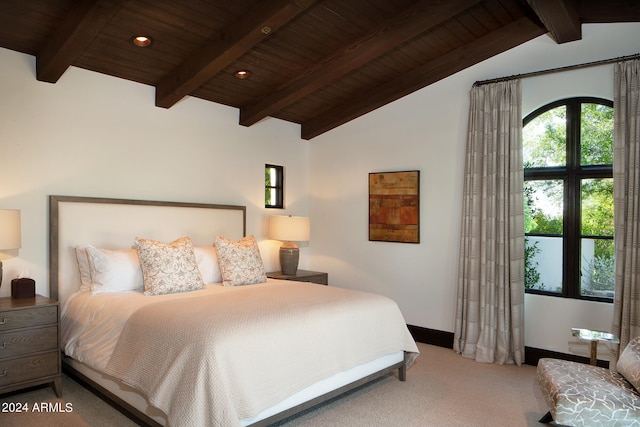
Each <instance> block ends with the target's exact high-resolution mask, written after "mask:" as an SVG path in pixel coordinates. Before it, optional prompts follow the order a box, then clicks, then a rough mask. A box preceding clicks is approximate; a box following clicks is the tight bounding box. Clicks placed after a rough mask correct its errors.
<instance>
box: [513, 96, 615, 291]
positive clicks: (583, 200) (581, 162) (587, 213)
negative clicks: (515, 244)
mask: <svg viewBox="0 0 640 427" xmlns="http://www.w3.org/2000/svg"><path fill="white" fill-rule="evenodd" d="M523 161H524V180H525V182H524V193H525V197H524V199H525V200H524V207H525V209H524V212H525V287H526V291H527V292H528V293H539V294H546V295H557V296H563V297H569V298H580V299H593V300H598V301H612V299H613V292H614V248H613V102H611V101H608V100H605V99H600V98H570V99H563V100H560V101H556V102H553V103H551V104H548V105H545V106H544V107H541V108H539V109H538V110H536V111H534V112H533V113H531V114H529V115H528V116H527V117H526V118H525V119H524V127H523Z"/></svg>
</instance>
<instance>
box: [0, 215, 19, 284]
mask: <svg viewBox="0 0 640 427" xmlns="http://www.w3.org/2000/svg"><path fill="white" fill-rule="evenodd" d="M20 231H21V228H20V211H19V210H17V209H0V251H3V250H7V249H19V248H20V246H21V243H22V242H21V238H20ZM0 286H2V260H1V259H0Z"/></svg>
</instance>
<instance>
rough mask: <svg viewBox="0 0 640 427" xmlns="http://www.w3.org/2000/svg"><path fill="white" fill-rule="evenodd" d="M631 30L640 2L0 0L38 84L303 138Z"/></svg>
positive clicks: (639, 16)
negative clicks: (136, 85) (121, 96)
mask: <svg viewBox="0 0 640 427" xmlns="http://www.w3.org/2000/svg"><path fill="white" fill-rule="evenodd" d="M631 21H633V22H639V21H640V1H639V0H607V1H601V0H483V1H480V0H288V1H285V0H181V1H175V0H28V1H24V0H2V1H1V2H0V46H1V47H5V48H8V49H11V50H15V51H19V52H23V53H26V54H30V55H34V56H35V57H36V78H37V79H38V80H41V81H44V82H50V83H55V82H57V81H58V80H59V79H61V78H65V77H64V73H65V70H66V69H67V68H69V67H70V66H75V67H80V68H84V69H88V70H92V71H96V72H99V73H103V74H107V75H111V76H116V77H120V78H124V79H128V80H132V81H136V82H140V83H143V84H147V85H151V86H154V87H155V91H156V105H157V106H158V107H160V108H171V107H172V106H173V105H175V104H176V103H178V102H180V100H181V99H183V98H184V97H185V96H194V97H198V98H202V99H204V100H207V101H211V102H216V103H221V104H225V105H229V106H232V107H236V108H238V109H239V110H240V125H242V126H251V125H252V124H254V123H256V122H258V121H260V120H262V119H264V118H266V117H269V116H271V117H277V118H280V119H283V120H287V121H290V122H294V123H298V124H300V125H301V136H302V138H304V139H311V138H313V137H315V136H317V135H320V134H322V133H324V132H327V131H329V130H331V129H333V128H335V127H337V126H340V125H342V124H344V123H346V122H348V121H350V120H352V119H354V118H356V117H359V116H361V115H363V114H366V113H368V112H370V111H372V110H374V109H376V108H378V107H380V106H383V105H385V104H387V103H389V102H392V101H394V100H396V99H399V98H401V97H403V96H405V95H407V94H409V93H411V92H414V91H416V90H418V89H421V88H423V87H425V86H428V85H430V84H432V83H434V82H436V81H438V80H440V79H443V78H445V77H447V76H449V75H451V74H454V73H456V72H458V71H460V70H463V69H464V68H467V67H469V66H471V65H474V64H476V63H478V62H481V61H483V60H485V59H487V58H490V57H492V56H494V55H496V54H499V53H501V52H503V51H505V50H508V49H511V48H513V47H515V46H517V45H519V44H521V43H524V42H526V41H528V40H531V39H533V38H535V37H538V36H540V35H542V34H545V33H548V34H549V36H550V37H551V38H552V39H553V40H554V41H555V42H556V43H565V42H569V41H573V40H579V39H580V38H581V26H582V24H583V23H610V22H631ZM137 35H145V36H148V37H151V39H152V43H151V45H150V46H148V47H144V48H142V47H137V46H135V45H134V44H133V43H132V39H133V37H135V36H137ZM239 70H246V71H248V72H249V75H248V77H247V78H244V79H239V78H237V77H236V76H235V73H236V72H237V71H239Z"/></svg>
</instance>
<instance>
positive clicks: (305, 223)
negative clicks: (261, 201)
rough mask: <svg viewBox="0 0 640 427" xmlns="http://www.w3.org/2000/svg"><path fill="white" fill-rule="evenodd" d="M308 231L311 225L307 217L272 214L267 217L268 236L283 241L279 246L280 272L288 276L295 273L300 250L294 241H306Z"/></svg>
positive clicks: (309, 231)
mask: <svg viewBox="0 0 640 427" xmlns="http://www.w3.org/2000/svg"><path fill="white" fill-rule="evenodd" d="M310 233H311V225H310V222H309V218H307V217H303V216H291V215H289V216H284V215H272V216H271V217H270V218H269V238H270V239H273V240H281V241H283V242H284V243H283V244H282V246H281V247H280V268H281V270H282V274H285V275H288V276H293V275H295V274H296V272H297V271H298V261H299V259H300V250H299V249H298V245H296V244H295V243H294V242H304V241H308V240H309V235H310Z"/></svg>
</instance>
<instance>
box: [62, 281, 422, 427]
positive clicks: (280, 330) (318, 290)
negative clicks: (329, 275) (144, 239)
mask: <svg viewBox="0 0 640 427" xmlns="http://www.w3.org/2000/svg"><path fill="white" fill-rule="evenodd" d="M127 295H128V297H127ZM100 296H101V295H98V296H93V297H89V298H87V297H83V296H80V295H79V296H77V297H74V299H73V300H71V303H70V304H68V305H67V306H66V307H65V309H64V310H63V345H64V349H65V353H67V355H70V356H71V357H74V358H76V359H78V360H80V361H82V362H84V363H86V364H88V365H90V366H92V367H94V368H96V369H100V370H103V371H104V372H106V373H107V374H109V375H113V376H115V377H117V378H119V379H121V380H122V381H123V382H125V383H127V384H129V385H131V386H133V387H135V388H136V389H138V390H140V391H141V392H143V393H144V394H145V395H146V396H147V397H148V399H149V401H150V402H151V403H152V404H153V405H154V406H156V407H158V408H159V409H161V410H163V411H164V412H165V413H166V414H167V416H168V420H169V424H170V425H172V426H193V425H202V426H204V425H216V426H231V425H237V424H238V422H239V421H238V420H240V419H243V418H247V417H250V416H253V415H255V414H257V413H258V412H260V411H261V410H263V409H264V408H267V407H269V406H271V405H273V404H275V403H277V402H279V401H280V400H282V399H284V398H285V397H287V396H289V395H291V394H293V393H295V392H296V391H299V390H301V389H303V388H304V387H306V386H308V385H310V384H312V383H314V382H316V381H318V380H320V379H323V378H326V377H328V376H331V375H333V374H336V373H338V372H342V371H345V370H348V369H350V368H352V367H354V366H357V365H359V364H362V363H364V362H367V361H370V360H372V359H375V358H377V357H380V356H384V355H386V354H390V353H394V352H397V351H400V350H404V351H407V352H409V353H411V356H410V358H409V363H411V361H413V359H414V358H415V356H417V353H418V349H417V347H416V345H415V342H414V341H413V339H412V338H411V335H410V334H409V332H408V330H407V327H406V325H405V322H404V319H403V317H402V315H401V313H400V310H399V309H398V307H397V305H396V304H395V302H393V301H392V300H390V299H388V298H385V297H381V296H378V295H373V294H368V293H363V292H356V291H351V290H346V289H340V288H335V287H328V286H322V285H311V284H300V283H296V282H286V281H274V280H270V281H269V282H268V283H266V284H260V285H252V286H244V287H221V286H209V287H207V289H205V290H203V291H196V292H191V293H188V294H176V295H174V296H173V297H167V298H162V297H163V296H154V297H144V296H142V299H141V298H140V297H139V296H138V295H131V293H127V294H119V295H118V296H113V295H112V296H111V298H108V299H111V300H117V301H118V302H117V305H118V308H117V309H116V311H117V313H118V315H117V316H114V315H113V311H112V310H106V311H111V314H105V313H106V312H105V311H103V310H101V308H100V306H101V305H103V306H104V305H106V304H104V303H100V302H97V301H98V300H96V297H100ZM158 297H160V298H158ZM106 299H107V298H105V300H106ZM79 300H92V301H90V304H89V305H90V306H91V307H92V308H91V309H89V310H86V309H84V310H83V309H78V308H77V307H76V303H77V302H78V301H79ZM135 300H140V304H138V302H136V301H135ZM84 302H86V301H83V303H84ZM78 312H80V313H81V314H80V317H83V318H84V319H85V320H87V319H90V323H93V324H94V325H95V326H96V328H95V329H92V328H84V327H80V329H77V330H76V331H75V332H72V331H70V330H71V329H74V327H73V326H71V325H73V324H74V323H75V320H77V319H73V318H74V317H75V316H73V315H72V314H73V313H75V314H76V315H77V314H78ZM72 319H73V320H72ZM127 319H128V320H127ZM116 341H117V344H116V343H115V342H116ZM89 342H91V343H89Z"/></svg>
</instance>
